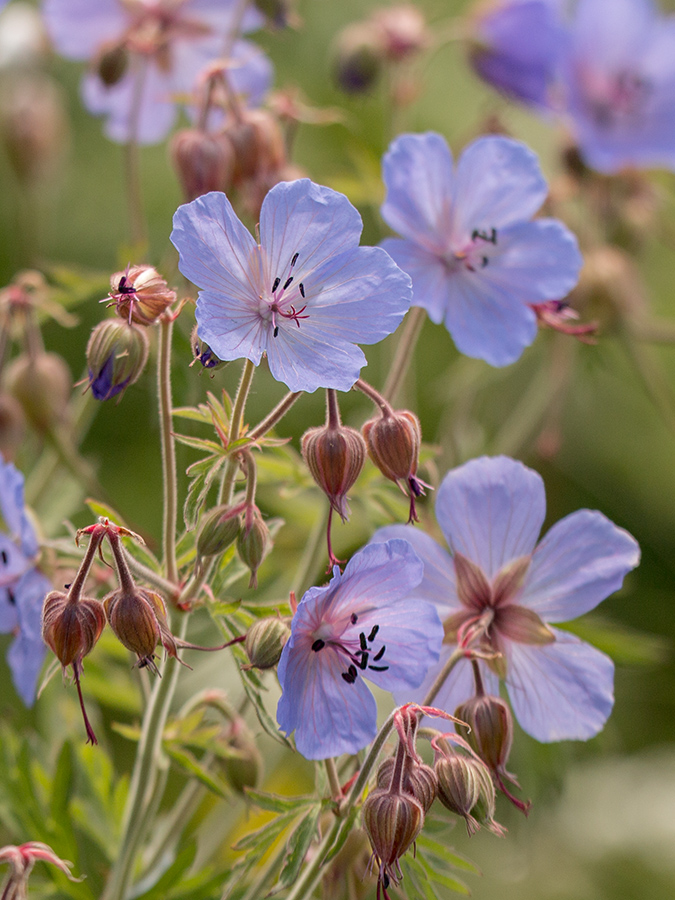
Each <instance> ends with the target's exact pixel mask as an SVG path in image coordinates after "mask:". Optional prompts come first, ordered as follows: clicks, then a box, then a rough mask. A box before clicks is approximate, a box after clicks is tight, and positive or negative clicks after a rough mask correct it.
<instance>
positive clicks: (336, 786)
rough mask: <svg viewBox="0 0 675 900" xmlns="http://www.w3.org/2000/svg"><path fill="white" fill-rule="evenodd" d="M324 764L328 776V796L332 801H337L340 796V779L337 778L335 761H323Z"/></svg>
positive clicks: (330, 759)
mask: <svg viewBox="0 0 675 900" xmlns="http://www.w3.org/2000/svg"><path fill="white" fill-rule="evenodd" d="M324 762H325V764H326V775H327V776H328V784H329V786H330V795H331V797H332V798H333V800H339V799H340V797H341V796H342V788H341V787H340V778H339V776H338V771H337V766H336V765H335V760H334V759H332V758H329V759H326V760H324Z"/></svg>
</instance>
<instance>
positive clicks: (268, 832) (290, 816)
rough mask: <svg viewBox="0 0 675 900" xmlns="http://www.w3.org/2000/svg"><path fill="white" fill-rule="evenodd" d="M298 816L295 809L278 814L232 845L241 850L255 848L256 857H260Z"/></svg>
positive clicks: (234, 848) (233, 847)
mask: <svg viewBox="0 0 675 900" xmlns="http://www.w3.org/2000/svg"><path fill="white" fill-rule="evenodd" d="M296 816H297V810H294V811H293V812H287V813H284V814H283V815H280V816H277V817H276V818H275V819H271V820H270V821H269V822H267V823H266V824H265V825H263V826H262V828H258V829H257V830H256V831H251V832H249V833H248V834H245V835H244V837H243V838H241V839H240V840H238V841H237V843H236V844H234V845H233V846H232V849H233V850H237V851H241V850H250V849H251V848H254V849H255V851H256V858H258V859H260V858H261V857H263V856H264V855H265V853H267V851H268V850H269V848H270V847H271V846H272V844H273V843H274V842H275V841H276V839H277V838H278V837H279V835H280V834H281V833H282V832H283V831H285V830H286V828H287V826H288V825H289V824H290V823H291V822H292V821H293V820H294V819H295V818H296ZM258 851H259V852H258Z"/></svg>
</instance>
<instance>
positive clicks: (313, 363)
mask: <svg viewBox="0 0 675 900" xmlns="http://www.w3.org/2000/svg"><path fill="white" fill-rule="evenodd" d="M260 321H262V320H260ZM270 331H271V328H268V329H266V330H265V334H264V341H265V346H266V347H267V358H268V361H269V366H270V372H271V373H272V376H273V377H274V378H276V380H277V381H281V382H283V383H284V384H285V385H286V386H287V387H288V389H289V390H291V391H307V393H312V392H313V391H315V390H316V389H317V388H319V387H324V388H335V390H338V391H348V390H350V388H351V387H352V386H353V385H354V383H355V381H356V380H357V379H358V377H359V374H360V372H361V369H362V368H363V366H365V365H366V364H367V360H366V357H365V356H364V354H363V351H362V350H360V349H359V348H358V347H357V346H356V345H355V344H351V343H348V342H346V341H344V340H339V339H336V338H334V337H332V336H331V335H330V334H328V335H326V334H325V333H324V332H323V330H322V328H321V323H320V322H318V321H315V322H314V323H312V324H308V323H305V322H302V323H301V326H300V328H297V326H295V325H294V324H293V323H282V325H281V326H280V328H279V332H278V334H277V337H276V338H275V337H273V336H272V337H270V334H269V332H270ZM200 335H201V331H200ZM262 340H263V338H262V337H261V341H262ZM209 343H210V342H209ZM211 346H213V347H214V349H215V350H216V352H217V353H218V350H217V346H214V345H213V344H211ZM218 356H220V353H218ZM249 358H250V357H249ZM221 359H227V357H222V356H221ZM253 361H254V362H255V360H253Z"/></svg>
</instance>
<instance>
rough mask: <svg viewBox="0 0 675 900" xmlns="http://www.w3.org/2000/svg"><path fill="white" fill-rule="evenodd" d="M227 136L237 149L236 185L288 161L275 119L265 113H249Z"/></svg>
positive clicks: (243, 114)
mask: <svg viewBox="0 0 675 900" xmlns="http://www.w3.org/2000/svg"><path fill="white" fill-rule="evenodd" d="M225 135H226V136H227V138H229V140H230V141H231V143H232V147H233V148H234V181H235V183H238V182H240V181H242V180H244V179H247V178H258V177H260V176H262V175H265V174H266V173H267V172H270V171H274V170H275V169H279V168H280V167H281V166H282V165H283V163H284V162H285V160H286V150H285V146H284V136H283V134H282V132H281V128H280V126H279V123H278V122H277V120H276V119H275V118H274V116H273V115H272V114H271V113H269V112H266V111H265V110H262V109H248V110H244V111H243V113H242V119H241V121H239V122H233V123H232V124H230V125H229V126H228V127H227V129H226V131H225Z"/></svg>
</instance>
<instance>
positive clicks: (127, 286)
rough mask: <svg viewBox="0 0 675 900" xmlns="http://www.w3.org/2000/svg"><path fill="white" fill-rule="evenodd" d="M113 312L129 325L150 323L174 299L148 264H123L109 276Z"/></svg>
mask: <svg viewBox="0 0 675 900" xmlns="http://www.w3.org/2000/svg"><path fill="white" fill-rule="evenodd" d="M109 296H110V299H111V301H112V303H110V304H108V305H109V306H112V305H113V304H114V305H115V312H116V313H117V315H118V316H119V317H120V319H124V321H125V322H128V323H129V325H131V324H132V323H133V324H134V325H152V324H153V322H156V321H157V319H158V318H159V316H161V314H162V313H163V312H164V310H166V309H168V308H169V307H170V306H171V304H172V303H174V302H175V300H176V292H175V291H171V290H169V287H168V285H167V283H166V281H165V280H164V279H163V278H162V276H161V275H160V274H159V272H158V271H157V269H153V267H152V266H127V268H126V269H125V270H124V272H115V274H114V275H113V276H112V277H111V279H110V294H109Z"/></svg>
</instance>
